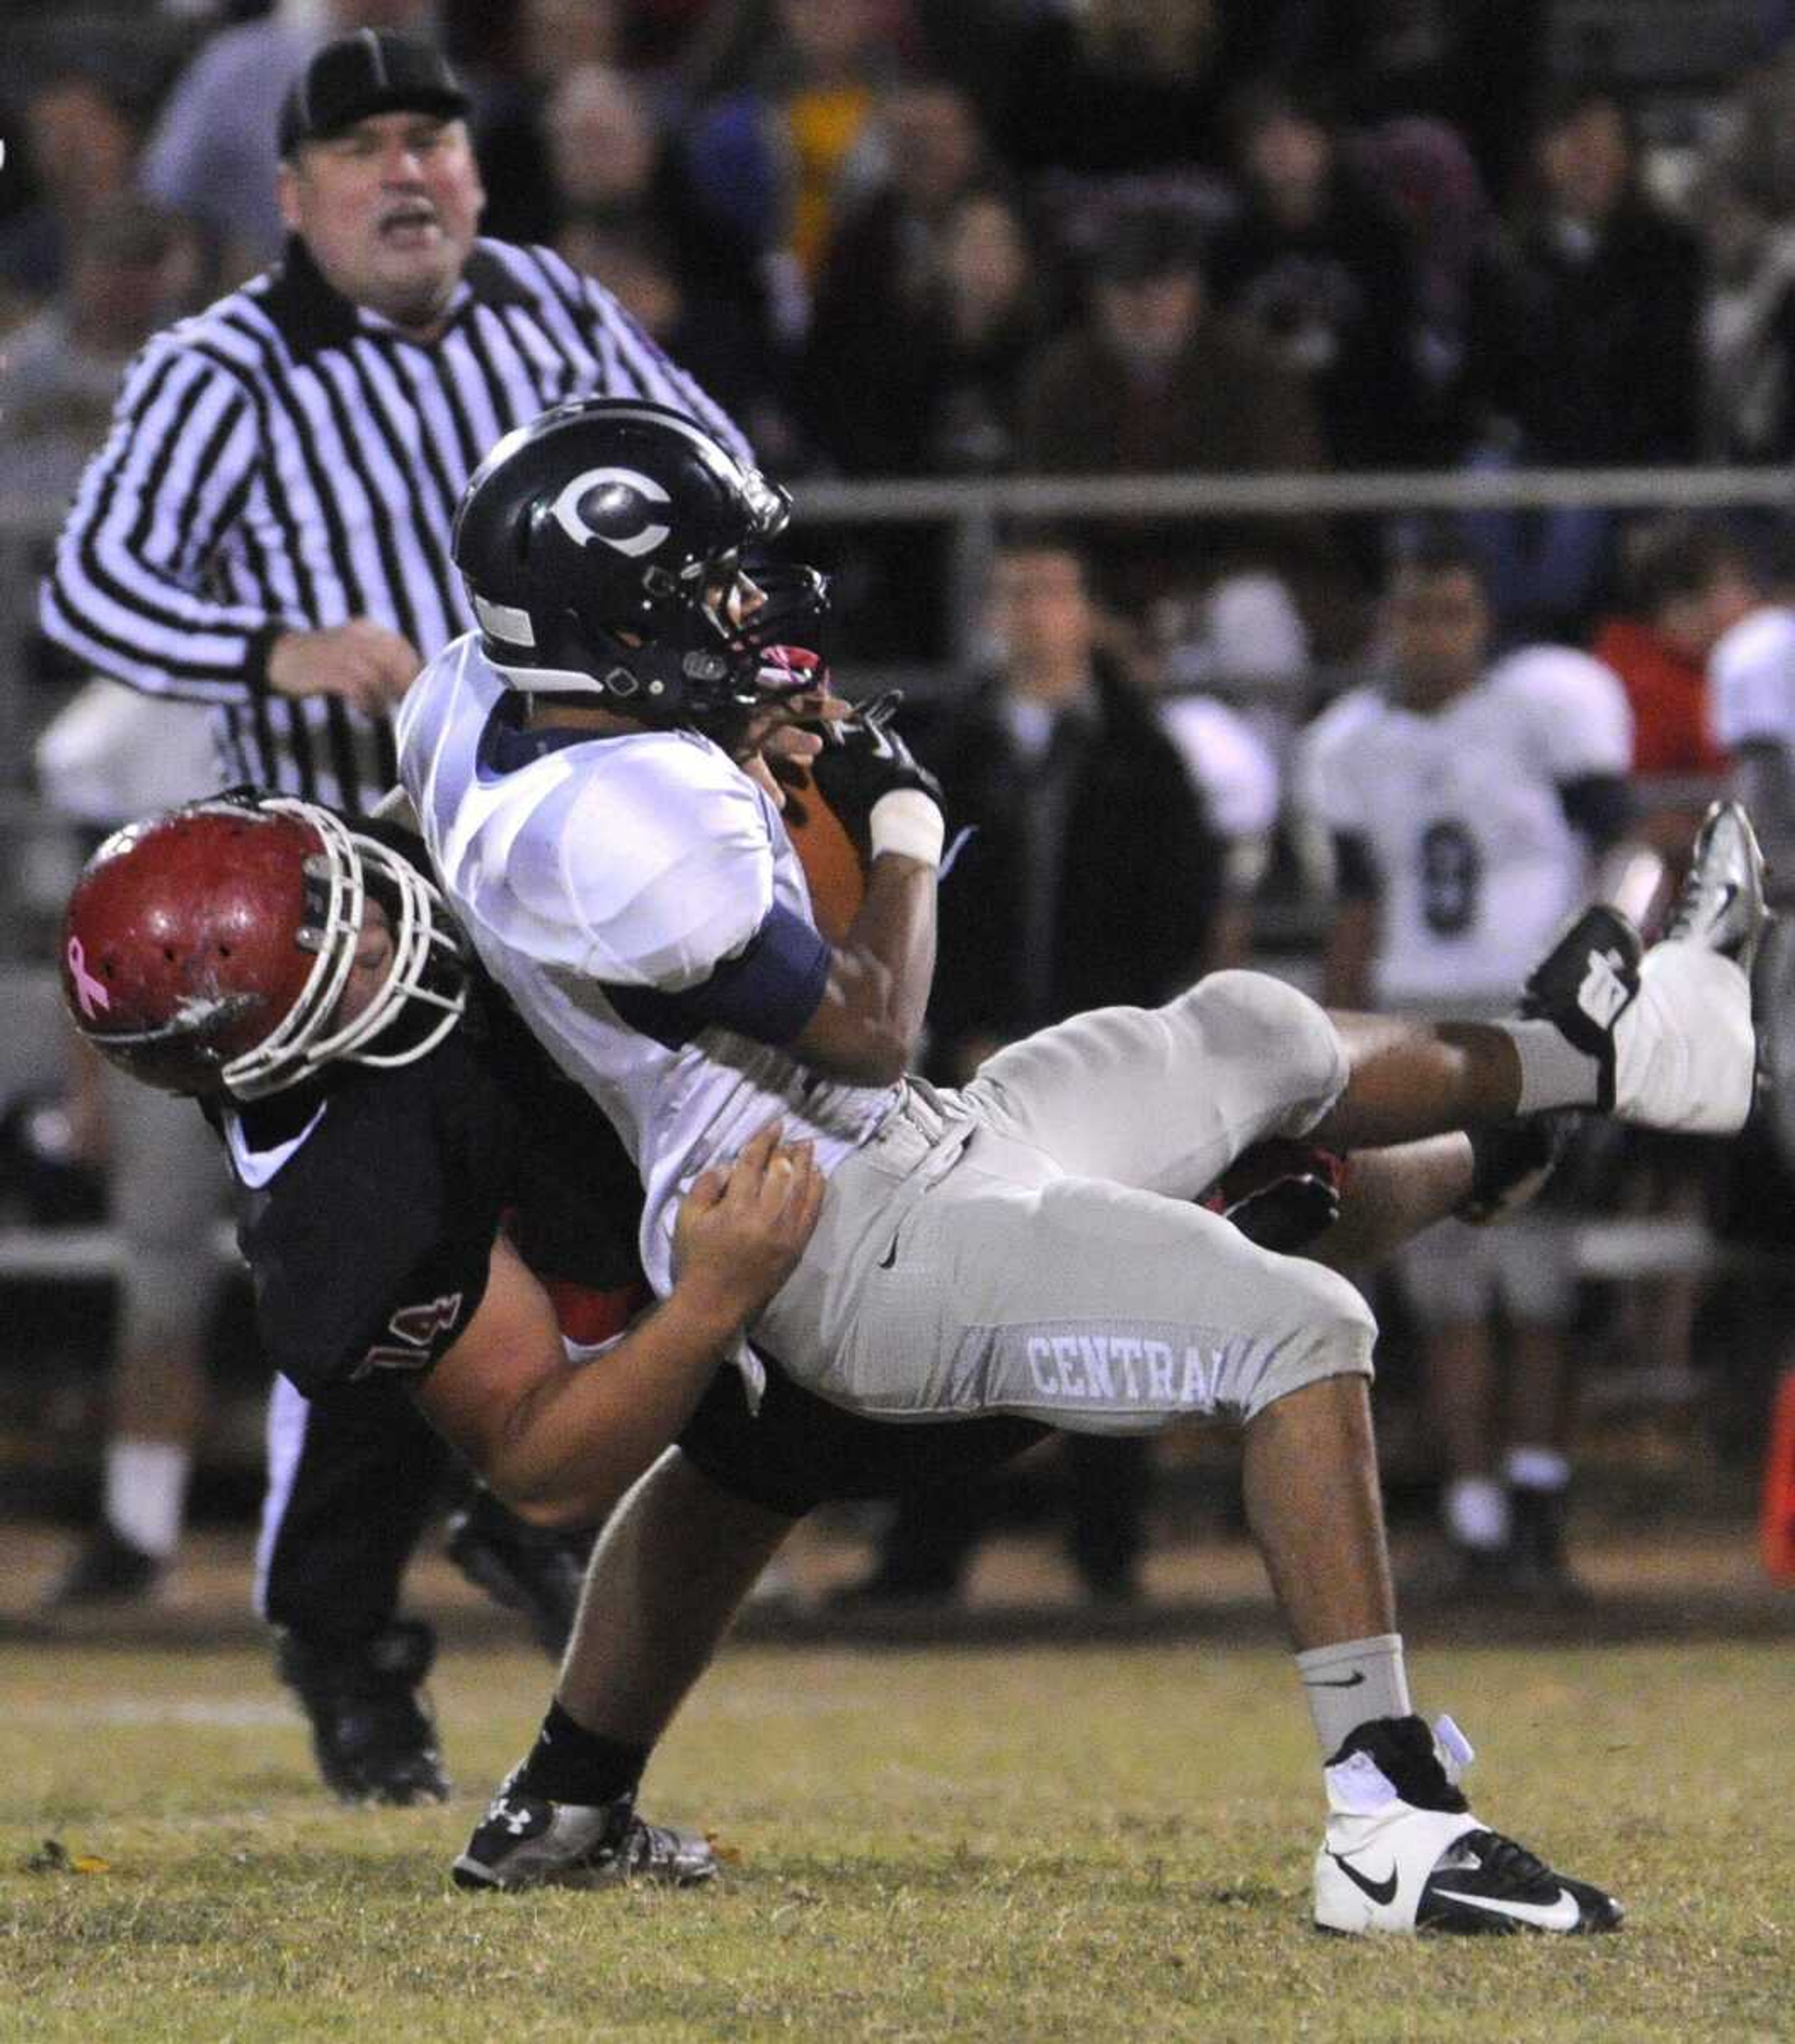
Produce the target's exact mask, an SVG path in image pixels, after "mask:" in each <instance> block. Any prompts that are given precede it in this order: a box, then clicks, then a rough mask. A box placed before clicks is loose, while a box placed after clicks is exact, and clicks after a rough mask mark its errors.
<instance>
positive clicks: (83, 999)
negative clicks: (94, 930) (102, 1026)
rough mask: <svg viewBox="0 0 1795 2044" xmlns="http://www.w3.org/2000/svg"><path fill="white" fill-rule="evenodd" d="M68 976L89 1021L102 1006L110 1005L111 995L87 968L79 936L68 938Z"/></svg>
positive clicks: (85, 956) (83, 1012)
mask: <svg viewBox="0 0 1795 2044" xmlns="http://www.w3.org/2000/svg"><path fill="white" fill-rule="evenodd" d="M68 971H69V977H70V978H71V979H72V980H73V981H74V982H75V999H76V1000H77V1001H79V1002H80V1004H81V1012H82V1014H83V1015H85V1016H86V1017H87V1019H88V1020H89V1021H90V1022H91V1021H92V1020H93V1019H94V1016H96V1015H97V1014H98V1013H99V1012H100V1010H101V1009H103V1008H109V1007H111V1005H112V996H111V995H110V994H109V993H107V991H106V990H105V987H104V986H103V985H102V984H101V982H99V981H98V980H97V979H96V978H94V975H93V974H92V973H90V971H89V970H87V954H86V951H85V950H84V949H83V948H82V943H81V939H80V938H79V937H71V938H70V939H69V940H68Z"/></svg>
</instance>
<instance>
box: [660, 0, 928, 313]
mask: <svg viewBox="0 0 1795 2044" xmlns="http://www.w3.org/2000/svg"><path fill="white" fill-rule="evenodd" d="M776 20H777V33H776V34H775V37H774V38H773V41H772V44H771V45H770V46H769V48H766V49H765V50H764V51H762V52H761V56H760V60H759V63H758V66H757V67H756V71H755V75H754V76H753V77H752V78H751V79H750V81H749V82H748V83H746V84H745V85H743V86H740V87H739V88H738V89H737V90H734V91H731V92H728V93H727V94H725V95H724V96H723V98H719V99H718V100H716V101H715V102H712V103H711V105H710V106H708V107H705V108H704V109H700V112H699V113H697V114H696V116H695V117H694V118H693V120H692V123H691V125H690V127H689V129H688V136H687V150H688V163H689V165H690V169H691V173H692V185H693V189H694V190H695V191H696V194H697V197H698V200H699V202H700V205H701V206H703V207H704V209H705V210H706V211H707V212H708V214H709V215H710V217H711V219H712V220H713V221H715V223H717V225H719V226H720V227H721V228H722V229H723V230H724V231H725V232H727V235H728V236H729V237H730V239H731V241H732V242H733V244H734V245H735V246H736V247H737V248H740V249H742V251H744V252H746V255H748V256H749V257H750V259H752V260H753V261H754V263H755V264H756V266H757V267H758V270H759V272H760V274H761V278H762V280H763V284H764V287H765V292H766V297H767V302H768V305H769V309H770V316H771V321H772V326H773V332H774V333H775V334H776V336H777V337H778V339H779V340H780V341H781V344H784V345H787V346H796V344H798V343H799V342H800V340H802V338H803V336H804V332H805V330H806V328H807V326H808V325H809V321H810V312H811V290H812V289H813V286H814V285H815V279H816V275H817V271H818V269H819V266H820V265H821V263H822V260H823V252H824V251H825V250H826V248H827V247H828V244H829V240H830V235H831V234H832V233H833V232H834V229H835V228H836V226H837V225H838V223H839V221H840V220H841V219H842V216H843V214H844V213H845V212H846V209H848V208H849V207H850V206H852V204H853V202H854V200H855V198H857V196H858V194H860V193H861V191H863V190H865V189H866V188H867V186H869V184H870V183H871V182H872V180H873V177H874V176H875V175H876V171H877V169H878V166H879V163H880V148H881V141H880V129H879V124H878V122H877V121H876V118H875V116H876V113H877V111H878V109H879V106H880V102H881V100H882V99H883V98H884V93H885V90H886V89H887V87H888V84H889V83H890V79H891V75H892V64H891V61H890V58H889V53H888V51H887V50H886V48H885V47H884V44H883V43H882V40H881V38H880V33H879V31H880V18H879V14H878V11H877V9H876V5H875V0H778V5H777V16H776Z"/></svg>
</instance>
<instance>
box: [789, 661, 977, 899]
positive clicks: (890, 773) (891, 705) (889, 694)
mask: <svg viewBox="0 0 1795 2044" xmlns="http://www.w3.org/2000/svg"><path fill="white" fill-rule="evenodd" d="M902 701H903V692H902V690H898V689H888V690H886V692H885V693H884V694H883V695H881V696H876V697H874V698H873V701H871V702H869V703H859V704H857V705H855V707H854V711H853V715H852V716H851V717H843V718H842V720H840V722H839V723H836V724H825V725H824V726H823V750H822V751H820V752H819V754H818V755H816V757H815V759H813V760H811V762H810V774H811V779H812V780H813V781H814V782H815V783H816V786H817V790H818V792H819V793H820V794H821V795H822V797H823V800H824V801H826V802H827V804H828V805H829V806H830V809H833V810H834V813H835V814H836V816H838V818H839V819H840V821H841V824H842V828H843V829H844V830H845V831H846V832H847V834H848V836H850V838H852V839H853V842H854V846H855V848H856V849H857V851H859V853H860V855H861V858H862V859H865V858H867V857H869V856H870V854H871V842H870V839H869V834H868V827H867V819H868V818H869V816H871V815H872V813H873V808H874V806H875V805H876V803H877V802H878V801H880V798H881V797H884V796H886V795H891V794H895V793H897V792H898V790H899V789H903V788H914V789H916V790H919V792H920V793H922V794H925V795H926V796H927V797H928V798H929V800H930V801H931V802H933V803H934V805H935V807H936V808H937V809H939V810H940V811H941V813H942V816H943V818H944V819H945V816H946V815H947V798H946V797H945V795H944V794H943V793H942V784H941V783H940V782H939V781H938V780H937V779H936V778H935V777H934V774H931V773H930V771H929V770H928V768H927V767H925V766H924V765H923V764H922V762H921V761H920V760H919V759H918V758H917V757H916V755H915V753H914V752H912V751H911V749H910V747H908V746H907V745H906V744H905V743H904V742H903V739H902V738H901V737H899V735H898V733H897V732H896V730H895V729H894V728H893V727H892V717H893V715H894V714H895V713H896V709H897V707H898V705H899V703H901V702H902Z"/></svg>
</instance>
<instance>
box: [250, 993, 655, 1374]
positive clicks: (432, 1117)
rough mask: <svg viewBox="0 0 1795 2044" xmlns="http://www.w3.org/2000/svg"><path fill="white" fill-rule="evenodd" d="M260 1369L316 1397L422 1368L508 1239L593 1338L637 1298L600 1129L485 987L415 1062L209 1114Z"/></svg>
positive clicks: (607, 1145) (630, 1219) (617, 1182)
mask: <svg viewBox="0 0 1795 2044" xmlns="http://www.w3.org/2000/svg"><path fill="white" fill-rule="evenodd" d="M218 1120H220V1122H221V1132H222V1133H223V1135H224V1139H225V1142H226V1146H227V1147H228V1150H229V1151H230V1155H231V1165H232V1171H233V1172H234V1174H236V1178H237V1180H238V1182H239V1184H240V1185H241V1186H242V1188H243V1190H244V1208H243V1213H242V1218H241V1221H240V1226H239V1229H238V1241H239V1244H240V1247H241V1249H242V1251H243V1254H244V1257H245V1258H246V1259H247V1262H248V1264H249V1268H250V1274H251V1282H252V1285H253V1287H254V1290H255V1317H256V1326H257V1329H258V1331H259V1334H260V1336H261V1339H262V1342H263V1347H264V1349H265V1350H266V1352H267V1356H268V1359H269V1360H270V1362H272V1363H273V1365H274V1367H275V1368H276V1369H277V1370H280V1371H281V1372H282V1374H284V1375H285V1376H286V1377H289V1378H290V1379H291V1380H292V1381H293V1384H294V1385H296V1386H297V1388H298V1389H300V1390H301V1391H302V1392H304V1393H305V1395H306V1396H307V1397H316V1395H317V1394H318V1393H320V1391H322V1390H324V1389H326V1388H327V1387H328V1386H330V1385H337V1384H342V1383H347V1382H351V1381H355V1379H357V1378H361V1377H367V1376H369V1375H370V1374H372V1373H373V1372H374V1371H375V1370H393V1371H398V1372H402V1373H405V1374H416V1373H418V1372H420V1371H423V1370H428V1369H429V1368H430V1367H431V1365H432V1364H434V1363H435V1362H436V1361H437V1360H438V1359H439V1358H440V1357H441V1356H443V1354H445V1353H446V1352H447V1350H448V1349H449V1348H450V1347H452V1346H453V1344H454V1343H455V1340H456V1339H457V1338H458V1336H459V1335H460V1334H461V1333H462V1331H463V1330H464V1329H465V1328H466V1326H467V1324H468V1323H469V1321H470V1320H472V1318H473V1317H474V1312H475V1311H476V1310H477V1309H478V1306H479V1304H480V1302H481V1298H482V1297H484V1296H485V1289H486V1279H487V1270H488V1265H489V1259H490V1258H491V1255H492V1251H493V1239H494V1237H495V1235H497V1233H498V1232H499V1231H500V1229H501V1226H503V1227H504V1228H506V1229H507V1230H508V1232H509V1233H510V1234H511V1235H512V1238H513V1239H514V1240H515V1241H516V1244H517V1247H518V1250H519V1253H520V1254H521V1255H522V1256H523V1258H524V1261H525V1262H527V1264H528V1265H529V1266H530V1268H531V1270H533V1271H534V1272H535V1274H536V1275H537V1276H538V1277H539V1278H541V1279H542V1280H543V1281H544V1283H545V1284H546V1285H547V1286H548V1287H549V1289H550V1293H551V1295H553V1296H555V1297H556V1301H557V1305H558V1308H564V1305H565V1302H566V1301H570V1300H571V1301H577V1302H578V1303H577V1304H575V1305H573V1308H571V1310H566V1309H564V1310H563V1311H562V1320H563V1324H564V1325H568V1323H569V1320H570V1317H572V1318H575V1319H580V1318H583V1320H584V1321H585V1324H583V1325H578V1326H571V1325H570V1326H569V1327H568V1331H570V1333H573V1334H575V1335H577V1336H580V1337H582V1338H585V1339H602V1338H603V1337H604V1336H605V1335H609V1334H614V1333H616V1332H618V1331H620V1330H621V1328H622V1327H623V1324H624V1323H625V1321H626V1320H627V1316H628V1312H629V1311H630V1310H631V1308H633V1306H634V1305H635V1303H636V1302H637V1301H638V1300H639V1298H640V1297H641V1296H642V1294H641V1291H640V1273H639V1266H638V1263H637V1257H636V1247H635V1230H636V1224H637V1220H638V1218H639V1215H640V1212H641V1208H642V1193H641V1190H640V1187H639V1184H638V1181H637V1179H636V1177H635V1171H634V1170H633V1169H632V1168H631V1164H630V1162H629V1159H628V1158H627V1156H626V1155H624V1152H623V1147H622V1145H621V1144H620V1143H619V1142H618V1140H617V1138H616V1135H615V1134H614V1133H613V1131H612V1128H611V1126H610V1124H608V1122H607V1121H606V1120H605V1119H604V1116H603V1115H602V1114H601V1113H600V1112H599V1110H598V1109H597V1108H596V1107H595V1106H594V1105H593V1103H592V1102H591V1101H590V1100H589V1099H588V1098H587V1097H586V1096H585V1094H584V1093H581V1091H579V1089H577V1088H576V1087H575V1086H573V1085H572V1084H571V1083H570V1082H569V1081H568V1080H566V1078H563V1077H562V1075H561V1074H560V1073H559V1071H558V1070H557V1069H556V1068H555V1067H554V1065H553V1064H552V1063H551V1062H550V1060H549V1058H548V1057H547V1055H546V1053H545V1052H543V1051H542V1050H541V1049H540V1047H539V1046H538V1045H537V1044H536V1043H535V1039H533V1038H532V1037H531V1036H530V1035H529V1034H528V1033H527V1031H525V1030H524V1028H523V1027H522V1025H521V1024H520V1023H519V1022H518V1021H517V1020H516V1017H515V1016H513V1015H512V1014H511V1013H510V1012H509V1011H508V1009H506V1008H504V1005H502V1001H501V998H500V997H498V996H497V995H496V994H493V993H490V992H489V991H488V990H486V989H481V993H480V994H479V995H478V997H477V1004H476V1005H475V1007H474V1009H471V1010H470V1016H469V1018H468V1020H467V1021H466V1023H464V1024H463V1025H462V1027H461V1028H458V1029H456V1030H454V1031H453V1032H451V1034H450V1035H449V1036H448V1037H447V1039H446V1040H445V1041H444V1042H443V1043H442V1044H440V1045H439V1047H437V1048H436V1049H435V1051H432V1052H431V1054H430V1055H428V1057H425V1058H420V1060H418V1061H417V1062H416V1063H414V1064H409V1065H403V1066H396V1067H392V1068H388V1069H376V1068H373V1067H369V1066H355V1065H340V1066H334V1067H332V1070H331V1071H330V1073H329V1075H328V1080H327V1081H326V1082H324V1084H322V1085H319V1086H317V1087H315V1088H314V1087H304V1088H300V1089H295V1090H294V1091H293V1092H291V1093H283V1094H280V1095H278V1096H276V1097H273V1098H271V1099H269V1100H267V1101H256V1102H254V1103H251V1104H247V1105H243V1106H241V1107H238V1108H232V1109H230V1110H228V1111H227V1112H224V1114H223V1115H222V1116H219V1117H218Z"/></svg>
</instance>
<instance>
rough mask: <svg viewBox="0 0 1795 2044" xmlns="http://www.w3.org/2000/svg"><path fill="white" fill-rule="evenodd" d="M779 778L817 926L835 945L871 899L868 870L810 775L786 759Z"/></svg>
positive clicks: (789, 829)
mask: <svg viewBox="0 0 1795 2044" xmlns="http://www.w3.org/2000/svg"><path fill="white" fill-rule="evenodd" d="M780 781H781V786H783V788H784V793H785V808H784V812H783V815H784V823H785V830H786V835H787V836H788V837H789V838H790V839H791V840H792V845H793V847H795V849H796V851H797V855H798V857H799V859H800V860H801V861H802V862H803V864H804V878H805V879H806V880H807V881H808V882H809V883H810V892H811V908H812V909H813V910H814V911H815V916H816V927H817V928H819V930H820V931H821V932H823V936H826V937H827V939H829V941H830V943H832V944H838V943H840V942H841V941H842V938H843V937H844V936H846V934H847V930H848V926H849V925H850V924H851V923H852V922H853V919H854V917H855V916H857V915H858V914H859V913H860V905H861V902H862V901H864V900H865V898H866V869H865V866H864V865H863V864H862V863H861V856H860V854H859V852H858V851H857V850H856V849H855V847H854V843H853V839H852V838H850V836H848V833H847V832H846V829H845V828H843V826H842V820H841V819H840V818H839V817H838V816H837V815H836V814H835V812H834V810H833V809H830V806H829V805H828V804H827V802H826V801H824V800H823V797H822V795H821V793H819V790H818V789H817V786H816V783H815V782H814V781H813V780H812V779H811V777H810V775H809V774H807V773H806V772H805V771H804V769H803V768H802V767H799V766H797V765H796V764H795V763H792V762H786V763H783V764H782V765H781V768H780Z"/></svg>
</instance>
